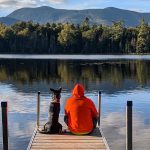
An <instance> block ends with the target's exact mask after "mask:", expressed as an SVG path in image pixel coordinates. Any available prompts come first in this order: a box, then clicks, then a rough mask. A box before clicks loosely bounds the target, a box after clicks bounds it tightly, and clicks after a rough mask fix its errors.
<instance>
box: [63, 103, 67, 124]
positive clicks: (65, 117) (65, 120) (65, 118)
mask: <svg viewBox="0 0 150 150" xmlns="http://www.w3.org/2000/svg"><path fill="white" fill-rule="evenodd" d="M64 110H65V116H64V122H65V123H66V124H67V125H68V104H67V101H66V105H65V108H64Z"/></svg>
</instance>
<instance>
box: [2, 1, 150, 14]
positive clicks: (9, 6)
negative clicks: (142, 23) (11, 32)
mask: <svg viewBox="0 0 150 150" xmlns="http://www.w3.org/2000/svg"><path fill="white" fill-rule="evenodd" d="M39 6H51V7H54V8H63V9H88V8H106V7H117V8H122V9H128V10H133V11H138V12H150V0H0V16H6V15H8V14H9V13H11V12H12V11H14V10H16V9H18V8H22V7H39Z"/></svg>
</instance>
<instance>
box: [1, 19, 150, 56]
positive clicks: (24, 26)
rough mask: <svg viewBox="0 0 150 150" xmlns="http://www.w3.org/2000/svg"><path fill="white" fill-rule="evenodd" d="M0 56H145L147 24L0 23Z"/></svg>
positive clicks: (149, 48)
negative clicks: (133, 25)
mask: <svg viewBox="0 0 150 150" xmlns="http://www.w3.org/2000/svg"><path fill="white" fill-rule="evenodd" d="M0 53H1V54H147V53H150V25H149V24H148V23H146V22H145V21H144V19H141V21H140V23H139V25H138V26H136V27H125V25H124V22H123V21H117V22H112V25H111V26H107V25H102V24H100V25H97V24H93V25H90V23H89V19H88V18H85V19H84V20H83V22H82V23H81V24H80V25H79V24H77V25H75V24H71V23H64V24H62V23H52V24H50V23H46V24H38V23H33V22H32V21H29V22H23V21H20V22H17V23H15V24H13V25H11V26H6V25H4V24H0Z"/></svg>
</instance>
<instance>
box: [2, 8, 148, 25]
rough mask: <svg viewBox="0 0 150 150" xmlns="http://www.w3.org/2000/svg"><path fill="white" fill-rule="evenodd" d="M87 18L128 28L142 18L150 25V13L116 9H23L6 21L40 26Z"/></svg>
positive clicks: (76, 21)
mask: <svg viewBox="0 0 150 150" xmlns="http://www.w3.org/2000/svg"><path fill="white" fill-rule="evenodd" d="M85 17H88V18H89V19H90V23H91V24H94V23H96V24H107V25H111V24H112V21H118V20H124V21H125V25H126V26H136V25H138V24H139V22H140V19H141V18H145V21H146V22H148V23H150V13H139V12H134V11H129V10H123V9H118V8H114V7H108V8H104V9H85V10H65V9H55V8H51V7H48V6H42V7H37V8H21V9H18V10H15V11H14V12H12V13H11V14H9V15H8V16H7V17H5V18H6V20H7V19H8V18H9V19H10V18H12V19H16V20H22V21H30V20H32V21H33V22H35V23H37V22H38V23H40V24H43V23H47V22H50V23H53V22H57V23H58V22H60V23H65V22H71V23H75V24H80V23H81V22H82V21H83V20H84V19H85ZM3 19H4V17H3ZM9 19H8V21H9ZM6 23H7V21H6Z"/></svg>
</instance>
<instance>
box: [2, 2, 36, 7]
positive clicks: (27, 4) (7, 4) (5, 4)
mask: <svg viewBox="0 0 150 150" xmlns="http://www.w3.org/2000/svg"><path fill="white" fill-rule="evenodd" d="M37 4H38V1H36V0H22V1H19V0H0V8H12V7H14V8H21V7H34V6H37Z"/></svg>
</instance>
